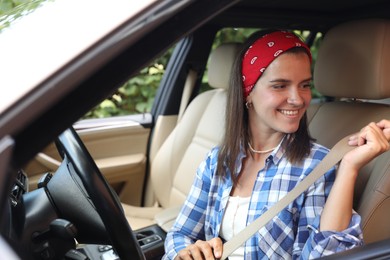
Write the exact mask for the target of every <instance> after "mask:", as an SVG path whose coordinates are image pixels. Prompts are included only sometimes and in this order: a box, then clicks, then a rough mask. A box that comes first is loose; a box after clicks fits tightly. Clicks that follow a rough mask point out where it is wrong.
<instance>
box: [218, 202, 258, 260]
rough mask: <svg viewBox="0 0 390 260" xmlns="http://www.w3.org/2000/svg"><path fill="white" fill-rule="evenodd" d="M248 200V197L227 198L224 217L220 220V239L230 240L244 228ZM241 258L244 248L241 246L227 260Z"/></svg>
mask: <svg viewBox="0 0 390 260" xmlns="http://www.w3.org/2000/svg"><path fill="white" fill-rule="evenodd" d="M250 199H251V198H250V197H245V198H241V197H239V196H237V197H232V196H230V197H229V201H228V203H227V205H226V210H225V215H224V216H223V219H222V223H221V232H220V234H221V237H222V238H223V239H225V240H226V241H228V240H230V239H231V238H232V237H234V236H235V235H236V234H237V233H239V232H240V231H241V230H243V229H244V228H245V227H246V219H247V215H248V208H249V201H250ZM243 257H244V246H243V245H241V246H240V247H239V248H237V249H236V250H235V251H234V252H233V253H232V254H231V255H230V256H229V260H236V259H237V260H238V259H240V260H242V259H243Z"/></svg>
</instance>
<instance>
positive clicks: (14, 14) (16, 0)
mask: <svg viewBox="0 0 390 260" xmlns="http://www.w3.org/2000/svg"><path fill="white" fill-rule="evenodd" d="M48 1H49V0H0V32H1V31H2V30H3V29H4V28H6V27H8V26H9V25H10V24H11V23H12V22H14V21H15V20H17V19H18V18H20V17H22V16H24V15H26V14H28V13H30V12H32V11H34V10H36V9H37V8H38V7H39V6H40V5H41V4H42V3H44V2H48Z"/></svg>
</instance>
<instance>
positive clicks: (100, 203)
mask: <svg viewBox="0 0 390 260" xmlns="http://www.w3.org/2000/svg"><path fill="white" fill-rule="evenodd" d="M56 144H57V147H58V150H59V152H60V153H61V155H63V154H64V153H65V154H66V156H67V157H68V159H69V161H70V162H71V163H72V164H73V167H74V168H75V170H76V174H77V175H78V176H79V177H80V179H81V181H82V183H83V185H84V188H85V190H86V191H87V192H88V194H89V196H90V198H91V200H92V202H93V204H94V205H95V207H96V210H97V212H98V214H99V216H100V217H101V219H102V222H103V224H104V226H105V228H106V230H107V233H108V236H109V238H110V240H111V243H112V246H113V247H114V249H115V251H116V253H117V254H118V256H119V257H120V259H142V260H143V259H145V256H144V254H143V252H142V250H141V247H140V246H139V244H138V241H137V238H136V236H135V234H134V233H133V231H132V229H131V227H130V225H129V223H128V221H127V220H126V217H125V215H124V213H123V209H122V206H121V204H120V201H119V199H118V198H117V196H116V195H115V194H114V192H113V191H112V190H111V188H110V186H109V184H108V183H107V181H106V179H105V178H104V176H103V174H102V173H101V172H100V170H99V168H98V167H97V165H96V163H95V161H94V160H93V158H92V156H91V155H90V153H89V152H88V150H87V148H86V147H85V145H84V143H83V142H82V140H81V139H80V137H79V136H78V134H77V133H76V131H75V130H74V129H73V127H71V128H68V129H67V130H65V131H64V132H63V133H62V134H61V135H60V136H59V137H58V140H57V142H56Z"/></svg>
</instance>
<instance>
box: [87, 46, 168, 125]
mask: <svg viewBox="0 0 390 260" xmlns="http://www.w3.org/2000/svg"><path fill="white" fill-rule="evenodd" d="M168 55H170V52H168V53H166V54H165V55H164V56H163V57H162V60H163V61H164V60H165V62H164V64H163V63H161V62H162V60H158V61H156V63H154V64H153V65H151V66H149V67H147V68H145V69H143V70H141V71H140V73H139V74H138V75H137V76H136V77H133V78H131V79H130V80H129V81H128V82H126V83H125V84H124V85H123V86H122V87H120V88H119V89H118V90H117V91H116V93H115V94H114V95H112V96H111V97H109V98H108V99H106V100H105V101H103V102H102V103H101V104H99V105H98V106H97V107H95V108H94V109H92V110H91V111H90V112H88V113H87V114H86V115H85V116H84V118H102V117H109V116H118V115H129V114H139V113H145V112H150V109H151V108H152V105H153V101H154V97H155V95H156V91H157V88H158V86H159V83H160V81H161V79H162V76H163V74H164V71H165V65H166V60H167V56H168ZM159 62H160V63H159Z"/></svg>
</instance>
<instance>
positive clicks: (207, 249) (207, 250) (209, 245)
mask: <svg viewBox="0 0 390 260" xmlns="http://www.w3.org/2000/svg"><path fill="white" fill-rule="evenodd" d="M221 256H222V240H221V239H220V238H218V237H217V238H213V239H211V240H209V241H203V240H198V241H196V242H195V244H192V245H189V246H187V247H186V248H184V249H182V250H180V251H179V253H178V255H177V256H176V258H175V259H176V260H187V259H205V260H214V259H216V258H220V257H221Z"/></svg>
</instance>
